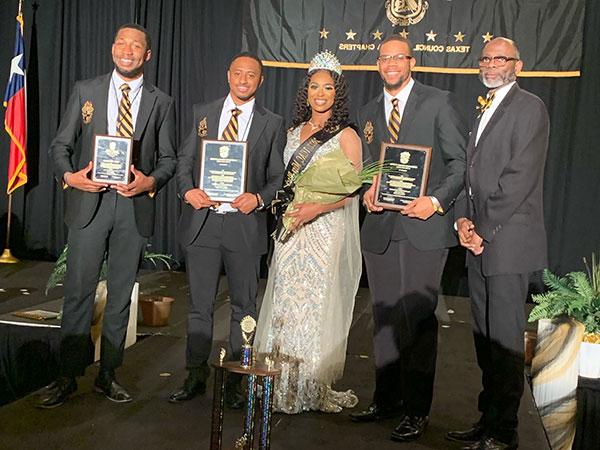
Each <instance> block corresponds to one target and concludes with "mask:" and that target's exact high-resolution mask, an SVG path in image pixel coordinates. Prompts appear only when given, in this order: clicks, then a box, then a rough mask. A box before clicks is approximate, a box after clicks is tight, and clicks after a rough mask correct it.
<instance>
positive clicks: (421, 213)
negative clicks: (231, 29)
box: [400, 197, 435, 220]
mask: <svg viewBox="0 0 600 450" xmlns="http://www.w3.org/2000/svg"><path fill="white" fill-rule="evenodd" d="M400 213H401V214H402V215H404V216H408V217H413V218H414V217H416V218H417V219H421V220H427V219H429V218H430V217H431V216H432V215H433V213H435V207H434V206H433V202H432V201H431V197H419V198H415V199H414V200H413V201H412V202H410V203H409V204H408V205H406V206H405V207H404V208H402V209H401V210H400Z"/></svg>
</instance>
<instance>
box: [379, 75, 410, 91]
mask: <svg viewBox="0 0 600 450" xmlns="http://www.w3.org/2000/svg"><path fill="white" fill-rule="evenodd" d="M382 80H383V87H385V89H386V90H388V91H394V90H396V89H399V88H400V87H401V86H402V85H403V84H404V83H405V82H406V80H407V78H400V79H399V80H398V81H397V82H395V83H389V82H387V81H386V80H385V78H382Z"/></svg>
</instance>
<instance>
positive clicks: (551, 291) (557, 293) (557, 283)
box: [529, 254, 600, 343]
mask: <svg viewBox="0 0 600 450" xmlns="http://www.w3.org/2000/svg"><path fill="white" fill-rule="evenodd" d="M583 261H584V264H585V266H586V272H587V273H586V272H570V273H568V274H567V275H565V276H564V277H559V276H557V275H554V274H553V273H552V272H550V271H549V270H548V269H546V270H544V283H545V284H546V286H547V287H548V291H547V292H545V293H542V294H537V295H534V296H533V301H534V302H535V303H536V306H535V307H534V308H533V310H532V311H531V314H530V315H529V321H530V322H533V321H535V320H540V319H554V318H555V317H559V316H563V315H564V316H568V317H572V318H573V319H575V320H576V321H578V322H580V323H582V324H583V325H584V327H585V332H584V336H583V341H584V342H589V343H600V262H599V261H598V260H597V259H596V255H595V254H592V260H591V265H590V264H588V262H587V260H586V258H583Z"/></svg>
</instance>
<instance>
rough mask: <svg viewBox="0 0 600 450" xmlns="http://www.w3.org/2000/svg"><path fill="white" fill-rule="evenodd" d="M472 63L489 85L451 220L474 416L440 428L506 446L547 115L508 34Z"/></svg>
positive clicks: (471, 441) (536, 231) (538, 219)
mask: <svg viewBox="0 0 600 450" xmlns="http://www.w3.org/2000/svg"><path fill="white" fill-rule="evenodd" d="M479 66H480V69H479V78H480V79H481V82H482V83H483V84H484V85H485V86H486V87H487V88H488V89H490V91H489V93H488V96H487V101H482V102H480V103H481V107H480V116H479V118H478V120H477V122H475V128H474V130H473V132H472V133H471V137H470V140H469V144H468V146H467V167H468V169H467V177H466V192H467V197H466V205H465V210H464V212H463V214H464V215H463V216H462V217H461V216H460V215H458V216H457V217H460V218H459V219H458V220H457V221H456V224H457V228H458V236H459V239H460V243H461V245H463V246H464V247H465V248H467V249H468V250H469V251H468V252H467V265H468V271H469V290H470V296H471V309H472V313H473V322H474V323H473V333H474V338H475V350H476V354H477V362H478V364H479V367H480V368H481V371H482V382H483V390H482V391H481V393H480V394H479V405H478V407H479V411H480V413H481V417H480V419H479V421H478V422H477V423H476V424H475V425H474V426H473V427H472V428H471V429H469V430H466V431H451V432H449V433H448V434H447V438H448V439H450V440H453V441H458V442H462V443H463V444H464V445H465V447H463V448H466V449H488V450H490V449H513V448H517V446H518V435H517V412H518V410H519V403H520V400H521V395H522V393H523V376H524V374H523V372H524V368H525V367H524V365H525V363H524V357H523V332H524V330H525V313H524V304H525V300H526V298H527V292H528V284H529V276H530V274H531V273H532V272H534V271H537V270H540V269H542V268H543V267H546V264H547V261H546V251H547V250H546V231H545V228H544V213H543V208H542V194H543V176H544V165H545V162H546V151H547V148H548V133H549V120H548V113H547V111H546V107H545V105H544V103H543V102H542V101H541V100H540V99H539V98H538V97H536V96H535V95H533V94H531V93H529V92H527V91H525V90H523V89H521V88H520V87H519V85H518V84H517V83H516V81H515V80H516V79H517V74H518V73H519V72H520V71H521V69H522V67H523V62H522V61H521V60H520V56H519V50H518V48H517V46H516V44H515V43H514V42H513V41H511V40H510V39H506V38H502V37H499V38H496V39H493V40H492V41H490V42H489V43H488V44H487V45H486V46H485V48H484V49H483V52H482V54H481V58H479Z"/></svg>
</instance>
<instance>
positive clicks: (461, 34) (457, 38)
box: [454, 31, 465, 42]
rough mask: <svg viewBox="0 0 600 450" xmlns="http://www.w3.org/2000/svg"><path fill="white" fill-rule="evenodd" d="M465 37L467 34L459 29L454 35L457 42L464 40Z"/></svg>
mask: <svg viewBox="0 0 600 450" xmlns="http://www.w3.org/2000/svg"><path fill="white" fill-rule="evenodd" d="M464 38H465V35H464V34H463V33H462V31H459V32H458V33H456V34H455V35H454V39H455V42H463V39H464Z"/></svg>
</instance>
